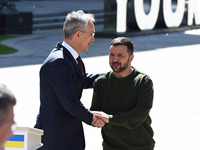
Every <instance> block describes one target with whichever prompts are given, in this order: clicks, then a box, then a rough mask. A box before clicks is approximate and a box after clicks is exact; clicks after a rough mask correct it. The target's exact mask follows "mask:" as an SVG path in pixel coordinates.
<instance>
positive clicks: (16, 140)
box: [6, 135, 24, 148]
mask: <svg viewBox="0 0 200 150" xmlns="http://www.w3.org/2000/svg"><path fill="white" fill-rule="evenodd" d="M6 147H10V148H24V135H14V136H12V137H10V138H9V139H8V140H7V142H6Z"/></svg>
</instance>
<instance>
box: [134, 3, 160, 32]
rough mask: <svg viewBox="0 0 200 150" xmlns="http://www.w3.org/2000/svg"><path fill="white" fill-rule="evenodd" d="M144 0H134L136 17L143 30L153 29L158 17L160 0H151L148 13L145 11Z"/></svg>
mask: <svg viewBox="0 0 200 150" xmlns="http://www.w3.org/2000/svg"><path fill="white" fill-rule="evenodd" d="M143 4H144V0H134V11H135V19H136V23H137V25H138V27H139V28H140V29H141V30H151V29H153V28H154V27H155V24H156V22H157V19H158V13H159V7H160V0H151V8H150V11H149V13H148V14H146V13H145V11H144V5H143Z"/></svg>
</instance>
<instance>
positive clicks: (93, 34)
mask: <svg viewBox="0 0 200 150" xmlns="http://www.w3.org/2000/svg"><path fill="white" fill-rule="evenodd" d="M78 31H81V32H83V33H89V32H86V31H83V30H78ZM91 36H92V37H94V36H95V32H93V33H92V34H91Z"/></svg>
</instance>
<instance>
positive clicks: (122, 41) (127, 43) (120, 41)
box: [110, 37, 134, 55]
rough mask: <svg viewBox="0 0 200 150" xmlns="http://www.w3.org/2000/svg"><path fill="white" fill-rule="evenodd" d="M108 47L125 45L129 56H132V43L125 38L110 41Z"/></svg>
mask: <svg viewBox="0 0 200 150" xmlns="http://www.w3.org/2000/svg"><path fill="white" fill-rule="evenodd" d="M110 45H113V46H118V45H125V46H127V48H128V53H129V55H133V52H134V43H133V42H132V41H131V40H130V39H129V38H127V37H117V38H115V39H113V40H112V42H111V44H110Z"/></svg>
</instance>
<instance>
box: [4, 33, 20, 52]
mask: <svg viewBox="0 0 200 150" xmlns="http://www.w3.org/2000/svg"><path fill="white" fill-rule="evenodd" d="M15 37H16V36H11V35H0V41H3V40H6V39H10V38H15ZM15 52H17V50H16V49H14V48H12V47H9V46H5V45H2V44H0V55H1V54H11V53H15Z"/></svg>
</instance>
